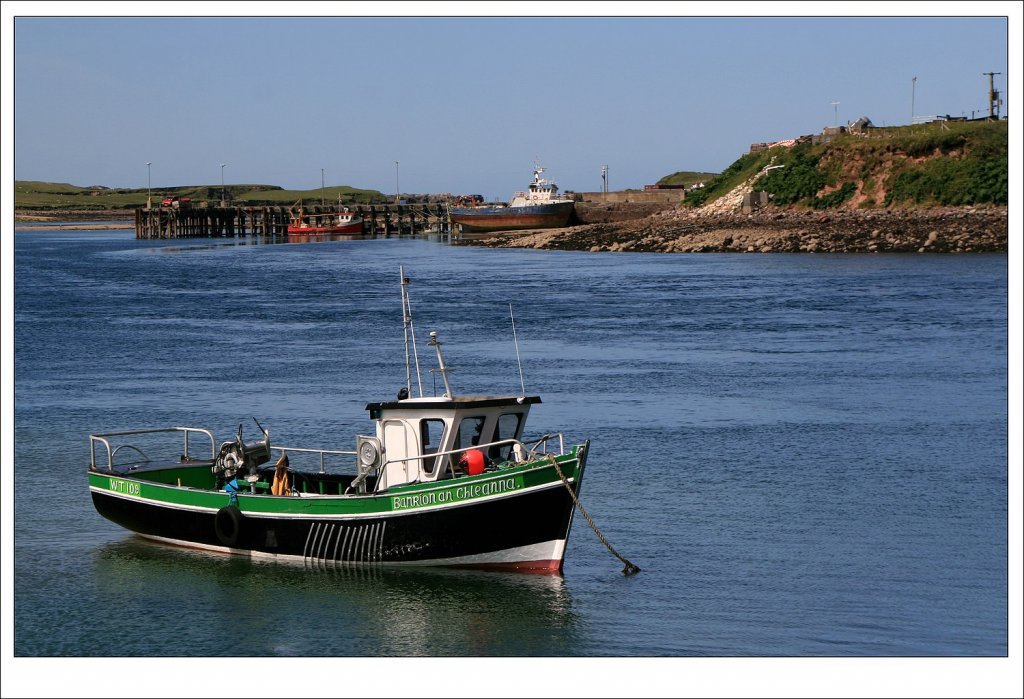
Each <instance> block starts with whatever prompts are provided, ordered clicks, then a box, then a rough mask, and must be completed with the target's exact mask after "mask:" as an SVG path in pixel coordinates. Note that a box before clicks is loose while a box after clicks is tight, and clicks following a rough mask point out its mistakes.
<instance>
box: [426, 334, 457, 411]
mask: <svg viewBox="0 0 1024 699" xmlns="http://www.w3.org/2000/svg"><path fill="white" fill-rule="evenodd" d="M427 344H428V345H430V346H431V347H433V348H434V349H435V350H437V366H438V368H437V369H431V370H430V371H431V372H434V371H436V372H437V373H439V374H440V375H441V378H442V379H444V397H445V398H451V397H452V387H451V385H450V384H449V383H448V372H449V371H450V369H448V367H446V366H445V365H444V357H442V356H441V343H440V342H439V341H438V339H437V332H436V331H434V330H431V331H430V342H428V343H427Z"/></svg>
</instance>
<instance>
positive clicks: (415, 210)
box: [135, 204, 451, 239]
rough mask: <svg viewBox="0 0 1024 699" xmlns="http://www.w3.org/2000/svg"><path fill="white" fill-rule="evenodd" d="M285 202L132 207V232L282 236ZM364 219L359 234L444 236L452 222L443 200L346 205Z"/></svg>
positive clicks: (321, 209)
mask: <svg viewBox="0 0 1024 699" xmlns="http://www.w3.org/2000/svg"><path fill="white" fill-rule="evenodd" d="M289 208H290V207H287V206H218V207H209V206H195V207H192V206H162V207H159V208H151V209H136V210H135V237H136V238H140V239H149V238H222V237H227V238H235V237H249V236H257V237H271V238H273V237H286V236H287V235H288V223H289V222H290V221H291V213H290V211H289ZM348 208H349V210H350V211H354V212H356V213H357V214H358V215H359V216H361V217H362V219H363V234H364V235H368V236H372V235H396V234H397V235H417V234H422V233H426V232H431V233H439V234H441V235H448V234H449V233H450V232H451V221H450V220H449V218H448V208H447V207H446V206H445V205H444V204H372V205H354V206H349V207H348ZM338 210H339V207H337V206H311V207H306V213H309V214H319V213H331V212H337V211H338Z"/></svg>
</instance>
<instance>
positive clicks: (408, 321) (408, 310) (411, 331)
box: [398, 266, 423, 398]
mask: <svg viewBox="0 0 1024 699" xmlns="http://www.w3.org/2000/svg"><path fill="white" fill-rule="evenodd" d="M398 273H399V274H400V275H401V277H402V326H403V327H404V329H405V388H406V391H408V393H409V394H410V395H412V377H411V369H410V367H409V338H410V337H411V338H412V354H413V357H415V359H416V383H417V384H418V385H419V389H420V398H422V397H423V380H422V379H421V378H420V355H419V352H417V351H416V329H415V328H414V327H413V324H412V302H411V301H410V300H409V277H407V276H405V268H404V267H402V266H399V267H398Z"/></svg>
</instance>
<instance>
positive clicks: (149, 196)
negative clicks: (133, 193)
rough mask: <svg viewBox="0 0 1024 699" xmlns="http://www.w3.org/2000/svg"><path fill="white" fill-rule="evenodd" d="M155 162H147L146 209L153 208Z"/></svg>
mask: <svg viewBox="0 0 1024 699" xmlns="http://www.w3.org/2000/svg"><path fill="white" fill-rule="evenodd" d="M152 164H153V163H146V211H149V210H150V209H151V208H153V169H152V168H151V167H150V166H151V165H152Z"/></svg>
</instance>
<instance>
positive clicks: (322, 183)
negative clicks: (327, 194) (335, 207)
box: [320, 168, 324, 206]
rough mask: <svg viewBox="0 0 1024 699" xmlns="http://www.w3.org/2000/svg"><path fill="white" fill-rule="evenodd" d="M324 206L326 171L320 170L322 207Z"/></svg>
mask: <svg viewBox="0 0 1024 699" xmlns="http://www.w3.org/2000/svg"><path fill="white" fill-rule="evenodd" d="M323 205H324V169H323V168H320V206H323Z"/></svg>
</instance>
